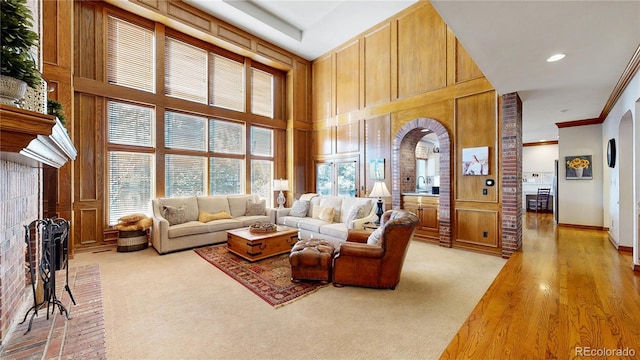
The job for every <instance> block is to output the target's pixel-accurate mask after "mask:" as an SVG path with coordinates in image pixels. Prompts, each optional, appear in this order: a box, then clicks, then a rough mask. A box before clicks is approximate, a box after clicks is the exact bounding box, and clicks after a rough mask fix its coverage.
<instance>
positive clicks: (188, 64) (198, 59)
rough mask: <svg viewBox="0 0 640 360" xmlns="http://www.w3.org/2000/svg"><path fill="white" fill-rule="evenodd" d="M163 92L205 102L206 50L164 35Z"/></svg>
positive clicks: (206, 82)
mask: <svg viewBox="0 0 640 360" xmlns="http://www.w3.org/2000/svg"><path fill="white" fill-rule="evenodd" d="M164 67H165V70H164V71H165V73H164V83H165V94H166V95H168V96H173V97H177V98H180V99H185V100H191V101H195V102H198V103H202V104H206V103H207V84H208V81H207V79H208V77H207V71H208V65H207V51H206V50H204V49H200V48H197V47H195V46H193V45H190V44H187V43H185V42H182V41H179V40H176V39H173V38H170V37H166V41H165V59H164Z"/></svg>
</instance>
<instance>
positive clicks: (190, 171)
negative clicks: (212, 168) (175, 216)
mask: <svg viewBox="0 0 640 360" xmlns="http://www.w3.org/2000/svg"><path fill="white" fill-rule="evenodd" d="M206 159H207V158H206V157H201V156H188V155H173V154H167V155H166V156H165V195H166V196H167V197H180V196H196V195H205V194H206V193H207V192H206V189H205V184H206V181H205V176H206V175H207V174H206V166H207V163H206Z"/></svg>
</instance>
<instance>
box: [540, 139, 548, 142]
mask: <svg viewBox="0 0 640 360" xmlns="http://www.w3.org/2000/svg"><path fill="white" fill-rule="evenodd" d="M539 141H540V142H544V141H547V139H540V140H539Z"/></svg>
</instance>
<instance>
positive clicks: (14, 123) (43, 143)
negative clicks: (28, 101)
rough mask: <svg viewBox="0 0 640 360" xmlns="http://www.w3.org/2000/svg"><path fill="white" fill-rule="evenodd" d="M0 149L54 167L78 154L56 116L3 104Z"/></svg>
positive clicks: (16, 158)
mask: <svg viewBox="0 0 640 360" xmlns="http://www.w3.org/2000/svg"><path fill="white" fill-rule="evenodd" d="M0 152H2V155H3V157H10V158H11V160H13V161H16V162H22V163H29V162H32V161H34V160H35V161H36V162H38V163H43V164H47V165H50V166H53V167H55V168H60V167H61V166H62V165H64V164H65V163H66V162H67V161H69V160H75V158H76V155H77V151H76V149H75V147H74V146H73V143H72V142H71V138H69V135H68V134H67V131H66V130H65V128H64V126H62V124H61V123H60V121H59V120H58V119H57V118H56V117H55V116H52V115H47V114H42V113H38V112H34V111H29V110H25V109H20V108H16V107H12V106H8V105H2V104H0ZM17 154H19V155H17Z"/></svg>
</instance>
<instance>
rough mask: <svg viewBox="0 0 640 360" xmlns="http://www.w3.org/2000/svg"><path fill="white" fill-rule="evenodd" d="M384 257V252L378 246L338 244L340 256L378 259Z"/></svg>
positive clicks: (350, 243) (349, 243) (351, 243)
mask: <svg viewBox="0 0 640 360" xmlns="http://www.w3.org/2000/svg"><path fill="white" fill-rule="evenodd" d="M383 255H384V250H383V249H382V247H381V246H379V245H368V244H361V243H353V242H345V243H342V244H340V255H338V256H355V257H365V258H373V259H378V258H381V257H382V256H383Z"/></svg>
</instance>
